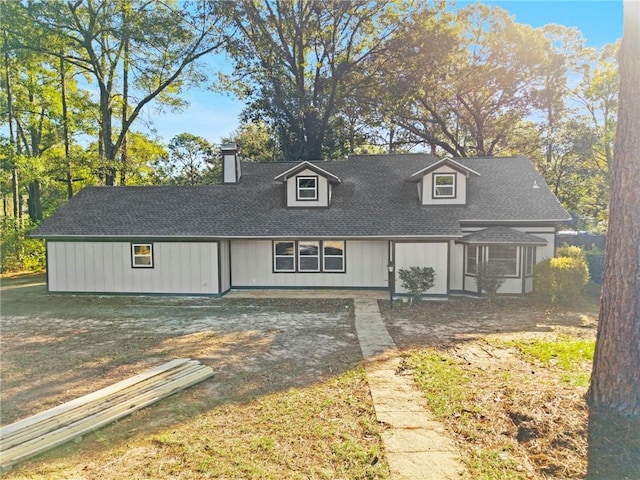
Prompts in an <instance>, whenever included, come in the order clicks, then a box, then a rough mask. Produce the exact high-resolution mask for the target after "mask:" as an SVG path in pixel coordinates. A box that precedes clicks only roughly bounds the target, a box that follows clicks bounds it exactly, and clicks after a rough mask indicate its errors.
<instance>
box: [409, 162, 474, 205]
mask: <svg viewBox="0 0 640 480" xmlns="http://www.w3.org/2000/svg"><path fill="white" fill-rule="evenodd" d="M471 175H477V176H480V174H479V173H478V172H476V171H475V170H472V169H470V168H468V167H465V166H464V165H462V164H461V163H458V162H456V161H455V160H454V159H452V158H450V157H444V158H442V159H440V160H438V161H437V162H435V163H434V164H432V165H429V166H428V167H426V168H423V169H422V170H419V171H417V172H416V173H414V174H413V175H411V178H409V181H410V182H415V183H416V184H417V187H418V198H419V199H420V203H421V204H422V205H465V204H466V203H467V180H468V179H469V177H470V176H471Z"/></svg>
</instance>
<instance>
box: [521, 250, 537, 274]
mask: <svg viewBox="0 0 640 480" xmlns="http://www.w3.org/2000/svg"><path fill="white" fill-rule="evenodd" d="M535 263H536V247H532V246H529V247H525V248H524V274H525V276H526V277H530V276H532V275H533V266H534V265H535Z"/></svg>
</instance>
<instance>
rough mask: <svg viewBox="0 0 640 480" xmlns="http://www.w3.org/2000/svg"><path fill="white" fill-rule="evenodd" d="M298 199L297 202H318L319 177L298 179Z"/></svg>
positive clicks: (301, 177)
mask: <svg viewBox="0 0 640 480" xmlns="http://www.w3.org/2000/svg"><path fill="white" fill-rule="evenodd" d="M296 185H297V190H296V192H297V193H296V199H297V200H317V199H318V177H306V176H305V177H303V176H300V177H296Z"/></svg>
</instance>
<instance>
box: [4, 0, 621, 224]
mask: <svg viewBox="0 0 640 480" xmlns="http://www.w3.org/2000/svg"><path fill="white" fill-rule="evenodd" d="M0 9H1V12H0V13H1V15H0V27H1V30H2V38H0V45H1V46H2V65H3V72H2V76H1V78H0V86H1V88H2V95H1V96H0V107H1V109H0V110H1V112H0V115H1V116H2V117H1V118H2V122H3V124H4V125H7V126H8V128H6V129H3V130H1V132H2V133H1V134H2V136H3V138H2V139H1V140H2V142H1V148H0V152H1V153H0V161H1V165H0V167H1V168H0V172H1V174H2V178H0V182H1V185H2V187H3V188H2V191H3V195H4V200H5V212H6V214H8V215H13V216H16V217H19V216H21V215H22V212H23V211H24V212H28V215H29V217H30V218H31V219H32V220H34V221H36V222H37V221H39V220H41V219H42V218H43V217H45V216H46V215H47V214H48V213H49V212H51V211H52V210H53V209H54V208H55V207H56V206H57V205H59V204H60V203H61V202H63V201H64V200H65V199H67V198H70V197H71V196H72V195H73V194H74V193H75V192H77V191H78V190H79V189H81V188H82V187H84V186H85V185H90V184H106V185H116V184H120V185H124V184H131V185H135V184H152V183H163V182H167V181H169V179H173V180H171V181H178V180H177V178H178V177H179V175H178V176H176V175H174V174H171V175H169V174H167V168H168V166H169V163H171V162H172V161H173V160H172V159H174V160H175V158H176V157H175V154H174V156H171V155H169V154H167V149H169V142H168V140H169V139H158V138H155V137H154V135H153V133H152V134H147V135H143V134H142V133H141V127H143V126H144V127H148V125H147V123H146V122H148V120H147V119H148V118H150V117H151V115H148V114H149V113H154V114H155V113H161V112H162V111H163V110H165V109H174V110H180V109H181V108H182V107H183V106H184V105H185V101H184V93H185V92H186V91H187V89H190V88H194V87H197V86H198V85H203V84H207V85H209V86H210V87H211V86H212V85H213V87H212V88H215V89H217V90H219V91H222V90H224V91H227V92H231V93H232V94H234V95H235V96H237V97H238V98H240V99H241V100H243V101H244V102H245V109H244V111H243V112H242V115H241V120H242V123H241V125H240V127H239V128H238V129H237V130H236V131H235V132H229V134H228V135H227V138H223V139H211V138H208V139H202V140H203V141H206V142H207V144H208V145H209V147H207V148H211V149H215V143H216V141H220V142H223V141H227V140H234V141H236V143H238V145H239V148H240V154H241V156H243V157H244V158H246V159H250V160H252V161H260V160H269V161H273V160H301V159H312V160H318V159H324V160H337V159H341V158H344V156H345V155H348V154H350V153H381V152H403V151H429V152H432V153H434V154H436V155H442V154H449V155H453V156H459V157H465V156H477V155H481V156H496V155H526V156H528V157H529V158H531V159H532V161H533V162H534V163H535V165H536V167H537V168H538V169H539V171H540V172H541V173H542V174H543V175H544V176H545V178H546V180H547V181H548V183H549V184H550V186H551V188H552V189H553V190H554V192H555V193H556V195H557V196H558V197H559V198H560V200H561V201H562V202H563V204H564V205H565V206H566V207H567V208H568V209H569V210H570V211H571V213H572V215H573V216H574V217H575V218H576V223H575V225H574V226H576V227H578V228H581V229H585V228H586V229H600V230H604V228H605V227H606V222H607V218H608V198H609V197H608V184H609V178H610V166H611V164H612V159H613V156H614V153H615V149H614V140H615V128H616V117H617V108H618V105H617V102H618V100H617V82H618V70H617V63H616V61H615V56H616V53H617V50H618V44H611V45H605V46H604V47H602V48H601V49H594V48H588V47H586V46H585V40H584V38H583V37H582V35H581V34H580V32H579V31H578V30H576V29H575V28H568V27H563V26H560V25H546V26H544V27H541V28H532V27H530V26H528V25H523V24H520V23H518V22H516V20H515V19H514V17H512V16H511V15H509V14H508V13H507V12H506V11H504V10H502V9H500V8H499V7H489V6H486V5H482V4H471V5H466V6H462V7H461V8H458V9H455V10H454V9H451V8H450V6H449V5H448V4H447V3H446V2H444V1H436V2H422V1H417V0H376V1H373V2H371V1H368V0H357V1H351V2H343V1H340V0H329V1H320V0H295V1H282V0H264V1H254V0H239V1H237V2H198V1H196V2H177V1H168V2H167V1H158V0H118V1H107V0H78V1H69V0H47V1H41V0H37V1H21V0H7V1H5V2H1V3H0ZM223 51H224V52H226V55H227V58H228V61H229V63H230V65H231V66H232V67H233V70H232V72H231V73H228V74H227V75H222V73H221V72H218V71H216V69H215V68H216V67H215V66H214V64H213V62H209V63H208V62H207V60H208V59H209V56H210V55H211V54H213V53H218V52H223ZM145 112H146V113H147V115H145V114H144V113H145ZM187 133H188V132H185V135H186V134H187ZM190 135H191V134H190ZM192 136H193V135H192ZM193 137H195V136H193ZM176 138H177V137H176ZM183 139H184V138H183ZM163 142H166V143H164V144H162V143H163ZM174 143H175V139H174ZM175 146H176V145H175V144H174V147H175ZM169 150H170V149H169ZM162 159H165V160H169V163H167V162H164V160H162ZM163 162H164V163H163ZM205 170H206V169H205ZM203 171H204V170H203ZM206 171H209V170H206ZM174 173H175V172H174ZM184 178H187V177H184ZM217 179H218V176H217V174H216V173H215V168H214V169H213V170H211V172H210V174H207V175H204V176H201V177H200V178H198V179H197V181H198V182H216V181H217ZM194 181H195V180H194ZM23 199H27V200H26V201H25V202H24V205H23Z"/></svg>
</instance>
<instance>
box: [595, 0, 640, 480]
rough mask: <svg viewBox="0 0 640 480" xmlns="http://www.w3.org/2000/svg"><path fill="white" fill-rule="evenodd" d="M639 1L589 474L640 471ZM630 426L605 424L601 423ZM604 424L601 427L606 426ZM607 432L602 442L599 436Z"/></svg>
mask: <svg viewBox="0 0 640 480" xmlns="http://www.w3.org/2000/svg"><path fill="white" fill-rule="evenodd" d="M638 45H640V3H639V2H635V1H626V2H625V3H624V33H623V36H622V43H621V46H620V53H619V65H620V91H619V92H620V93H619V106H618V124H617V131H616V140H615V152H614V155H613V161H612V164H611V204H610V216H609V230H608V235H607V246H606V255H605V258H606V260H605V269H604V282H603V288H602V298H601V306H600V318H599V323H598V333H597V340H596V350H595V355H594V362H593V372H592V377H591V385H590V388H589V395H588V399H589V405H590V408H591V417H590V431H589V442H590V445H589V448H590V451H589V475H590V477H591V478H625V477H626V476H630V478H637V475H638V473H639V472H640V188H638V185H640V131H639V130H638V125H640V81H639V80H640V51H639V50H638ZM621 424H622V425H626V426H627V427H629V426H631V427H630V428H626V429H625V428H618V429H617V430H615V431H612V430H609V432H608V433H609V434H608V435H604V434H603V430H604V429H606V426H611V425H617V426H619V425H621ZM605 431H606V430H605ZM603 438H606V439H607V440H606V442H603V441H602V439H603Z"/></svg>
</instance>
